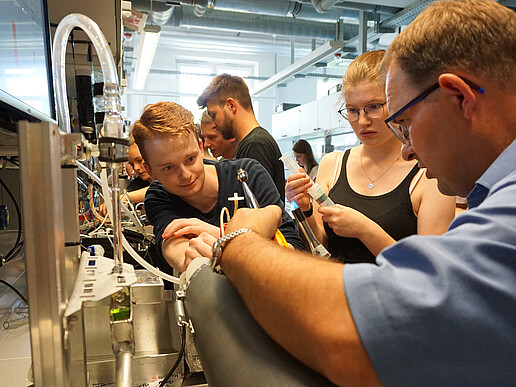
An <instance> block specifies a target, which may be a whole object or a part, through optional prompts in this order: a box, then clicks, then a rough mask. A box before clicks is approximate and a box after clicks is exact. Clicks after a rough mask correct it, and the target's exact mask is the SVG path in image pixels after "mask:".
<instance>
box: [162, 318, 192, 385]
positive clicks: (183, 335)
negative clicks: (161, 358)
mask: <svg viewBox="0 0 516 387" xmlns="http://www.w3.org/2000/svg"><path fill="white" fill-rule="evenodd" d="M185 345H186V326H185V325H183V326H182V327H181V349H180V350H179V353H178V355H177V359H176V362H175V363H174V365H173V366H172V368H171V369H170V371H168V374H167V376H165V379H163V380H162V381H161V383H160V384H159V387H163V386H164V385H165V384H166V383H167V382H168V380H169V379H170V377H171V376H172V375H173V373H174V371H175V370H176V368H177V366H178V365H179V362H180V361H181V358H182V357H183V355H184V353H185Z"/></svg>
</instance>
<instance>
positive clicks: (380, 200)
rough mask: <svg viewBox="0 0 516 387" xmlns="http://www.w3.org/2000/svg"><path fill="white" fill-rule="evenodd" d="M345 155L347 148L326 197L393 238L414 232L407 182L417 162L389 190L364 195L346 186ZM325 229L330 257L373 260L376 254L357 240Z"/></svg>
mask: <svg viewBox="0 0 516 387" xmlns="http://www.w3.org/2000/svg"><path fill="white" fill-rule="evenodd" d="M348 156H349V150H348V151H346V153H344V157H343V159H342V168H341V172H340V176H339V178H338V180H337V182H336V183H335V185H334V186H333V188H332V189H330V192H329V194H328V196H329V197H330V198H331V199H332V200H333V201H334V202H335V203H337V204H342V205H344V206H347V207H351V208H354V209H355V210H357V211H359V212H361V213H362V214H364V215H365V216H367V217H368V218H369V219H372V220H373V221H375V222H376V223H377V224H378V225H379V226H380V227H381V228H382V229H383V230H384V231H385V232H386V233H387V234H389V235H390V236H391V237H392V238H393V239H395V240H400V239H401V238H404V237H406V236H409V235H413V234H417V217H416V215H415V214H414V210H413V208H412V201H411V200H410V193H409V187H410V183H411V182H412V179H413V178H414V176H415V175H416V173H417V171H418V170H419V167H418V166H417V164H416V165H415V166H414V168H412V170H411V171H410V172H409V173H408V174H407V176H406V177H405V179H403V181H402V182H401V183H400V184H399V185H398V186H397V187H396V188H394V189H393V190H392V191H390V192H387V193H385V194H383V195H377V196H366V195H361V194H359V193H358V192H356V191H354V190H353V188H351V186H350V185H349V182H348V176H347V173H346V164H347V160H348ZM324 229H325V230H326V235H328V250H329V251H330V253H331V256H332V258H336V259H338V260H340V261H341V262H344V263H360V262H368V263H375V262H376V258H375V256H374V255H373V254H372V253H371V252H370V251H369V249H368V248H367V247H366V246H365V245H364V244H363V243H362V241H361V240H360V239H357V238H345V237H341V236H338V235H337V234H335V233H334V232H333V230H332V229H331V227H329V226H328V224H327V223H324Z"/></svg>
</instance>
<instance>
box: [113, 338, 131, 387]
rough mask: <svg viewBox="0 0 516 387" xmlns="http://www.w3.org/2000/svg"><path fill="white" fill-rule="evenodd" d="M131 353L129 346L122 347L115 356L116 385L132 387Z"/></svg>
mask: <svg viewBox="0 0 516 387" xmlns="http://www.w3.org/2000/svg"><path fill="white" fill-rule="evenodd" d="M132 359H133V355H132V353H131V350H130V349H129V348H127V349H122V350H120V352H118V353H117V354H116V356H115V361H116V387H132V386H133V381H132V375H131V373H132V372H131V369H132V368H131V362H132Z"/></svg>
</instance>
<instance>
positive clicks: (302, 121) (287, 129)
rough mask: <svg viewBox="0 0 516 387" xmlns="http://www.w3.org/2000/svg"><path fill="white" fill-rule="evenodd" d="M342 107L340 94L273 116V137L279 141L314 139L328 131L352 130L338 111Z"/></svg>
mask: <svg viewBox="0 0 516 387" xmlns="http://www.w3.org/2000/svg"><path fill="white" fill-rule="evenodd" d="M341 105H342V99H341V98H340V93H334V94H331V95H328V96H326V97H323V98H321V99H319V100H317V101H312V102H309V103H305V104H303V105H300V106H298V107H295V108H292V109H289V110H286V111H284V112H281V113H277V114H274V115H273V116H272V136H273V137H274V138H276V139H278V140H281V139H285V138H289V137H296V136H298V137H299V136H301V137H307V136H308V137H314V135H315V136H318V135H321V136H323V135H324V133H325V132H326V131H328V130H331V131H332V132H335V131H338V130H341V129H344V130H346V129H347V130H349V131H350V130H351V126H350V125H349V122H348V121H347V120H345V119H344V118H343V117H342V116H341V115H340V114H339V113H338V112H337V110H338V109H339V108H340V106H341Z"/></svg>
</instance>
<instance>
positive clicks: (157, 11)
mask: <svg viewBox="0 0 516 387" xmlns="http://www.w3.org/2000/svg"><path fill="white" fill-rule="evenodd" d="M131 3H132V7H133V8H134V9H137V10H138V11H140V12H145V13H146V14H148V15H149V17H150V19H151V21H152V24H157V25H159V26H162V25H164V24H166V23H167V22H168V21H169V19H170V17H171V16H172V13H173V12H174V8H175V7H176V5H171V4H169V3H165V2H163V1H149V0H132V1H131Z"/></svg>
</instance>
